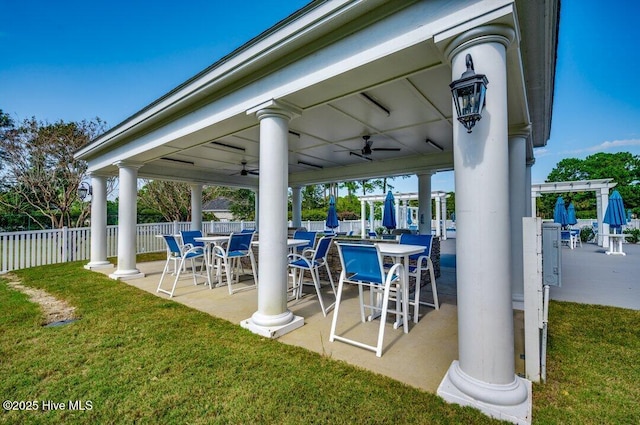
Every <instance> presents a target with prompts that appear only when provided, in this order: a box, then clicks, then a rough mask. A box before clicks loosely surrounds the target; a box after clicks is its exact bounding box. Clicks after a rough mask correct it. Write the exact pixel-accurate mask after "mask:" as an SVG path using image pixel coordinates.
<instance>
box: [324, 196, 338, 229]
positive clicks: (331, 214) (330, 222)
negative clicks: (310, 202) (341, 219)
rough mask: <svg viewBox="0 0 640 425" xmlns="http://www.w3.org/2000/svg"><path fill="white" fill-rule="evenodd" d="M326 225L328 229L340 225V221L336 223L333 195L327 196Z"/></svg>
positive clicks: (336, 215) (336, 216)
mask: <svg viewBox="0 0 640 425" xmlns="http://www.w3.org/2000/svg"><path fill="white" fill-rule="evenodd" d="M326 225H327V227H328V228H329V229H335V228H336V227H338V226H339V225H340V223H338V213H337V212H336V201H335V199H333V195H332V196H331V198H329V210H328V211H327V222H326Z"/></svg>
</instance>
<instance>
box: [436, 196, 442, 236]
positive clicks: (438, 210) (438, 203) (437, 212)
mask: <svg viewBox="0 0 640 425" xmlns="http://www.w3.org/2000/svg"><path fill="white" fill-rule="evenodd" d="M441 212H442V209H441V208H440V197H439V196H438V197H436V236H437V237H440V235H441V234H442V233H441V232H440V231H441V229H442V226H441V224H440V220H441V215H440V213H441Z"/></svg>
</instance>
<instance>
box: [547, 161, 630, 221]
mask: <svg viewBox="0 0 640 425" xmlns="http://www.w3.org/2000/svg"><path fill="white" fill-rule="evenodd" d="M606 178H612V179H613V181H614V182H615V183H617V186H616V190H618V191H619V192H620V195H622V198H623V199H624V203H625V206H626V207H627V208H629V209H632V210H633V212H634V213H635V214H640V156H639V155H632V154H631V153H629V152H618V153H604V152H599V153H596V154H593V155H589V156H587V157H586V158H585V159H577V158H565V159H563V160H561V161H560V162H558V164H557V165H556V166H555V168H554V169H553V170H551V172H550V173H549V176H548V177H547V182H559V181H578V180H594V179H606ZM558 196H562V197H563V198H564V199H565V201H566V202H569V201H572V202H573V203H574V205H575V207H576V211H577V214H578V217H580V218H582V217H584V218H594V217H595V215H596V199H595V194H594V193H593V192H583V193H556V194H545V195H544V196H543V197H542V200H541V202H540V212H541V215H543V216H544V217H553V206H554V204H555V200H556V199H557V197H558Z"/></svg>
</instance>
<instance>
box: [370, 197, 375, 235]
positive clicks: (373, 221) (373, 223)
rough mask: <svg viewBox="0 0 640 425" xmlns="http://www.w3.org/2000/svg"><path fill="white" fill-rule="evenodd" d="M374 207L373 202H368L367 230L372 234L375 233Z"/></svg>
mask: <svg viewBox="0 0 640 425" xmlns="http://www.w3.org/2000/svg"><path fill="white" fill-rule="evenodd" d="M375 212H376V211H375V206H374V202H373V201H369V230H371V231H372V232H375V231H376V228H375V225H376V215H375Z"/></svg>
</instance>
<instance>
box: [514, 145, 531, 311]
mask: <svg viewBox="0 0 640 425" xmlns="http://www.w3.org/2000/svg"><path fill="white" fill-rule="evenodd" d="M526 148H527V146H526V136H525V135H512V136H510V137H509V213H510V223H511V225H510V229H511V231H510V233H511V254H512V255H511V295H512V297H513V300H514V301H517V302H524V275H523V273H524V270H523V264H524V263H523V259H522V240H523V239H522V218H523V217H524V216H525V215H526V208H527V204H528V200H529V196H531V195H530V194H531V190H530V189H529V196H527V189H526V187H527V184H526V180H527V178H526V174H527V170H526V164H525V161H526V158H527V152H526Z"/></svg>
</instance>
